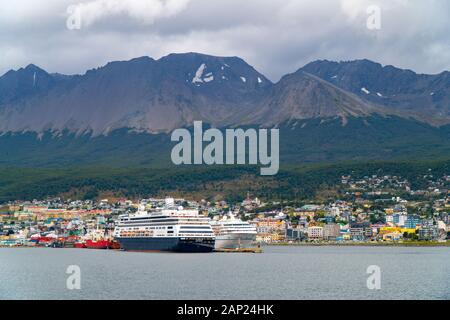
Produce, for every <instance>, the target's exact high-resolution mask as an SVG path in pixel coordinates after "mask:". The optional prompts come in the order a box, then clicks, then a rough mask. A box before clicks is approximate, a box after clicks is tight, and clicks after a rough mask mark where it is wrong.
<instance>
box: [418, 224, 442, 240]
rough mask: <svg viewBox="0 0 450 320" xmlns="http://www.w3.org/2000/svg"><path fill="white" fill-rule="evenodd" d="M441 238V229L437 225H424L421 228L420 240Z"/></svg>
mask: <svg viewBox="0 0 450 320" xmlns="http://www.w3.org/2000/svg"><path fill="white" fill-rule="evenodd" d="M438 238H439V229H438V226H437V225H431V224H429V225H424V226H422V227H421V228H420V229H419V239H420V240H428V241H430V240H431V241H432V240H437V239H438Z"/></svg>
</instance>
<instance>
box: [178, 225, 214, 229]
mask: <svg viewBox="0 0 450 320" xmlns="http://www.w3.org/2000/svg"><path fill="white" fill-rule="evenodd" d="M180 228H181V229H209V228H210V227H209V226H181V227H180Z"/></svg>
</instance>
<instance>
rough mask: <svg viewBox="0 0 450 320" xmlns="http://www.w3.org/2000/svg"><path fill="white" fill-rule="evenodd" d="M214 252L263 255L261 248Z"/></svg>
mask: <svg viewBox="0 0 450 320" xmlns="http://www.w3.org/2000/svg"><path fill="white" fill-rule="evenodd" d="M214 252H222V253H262V252H263V251H262V249H261V248H236V249H215V250H214Z"/></svg>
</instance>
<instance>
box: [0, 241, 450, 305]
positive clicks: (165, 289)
mask: <svg viewBox="0 0 450 320" xmlns="http://www.w3.org/2000/svg"><path fill="white" fill-rule="evenodd" d="M263 249H264V252H263V253H262V254H251V253H250V254H247V253H236V254H235V253H206V254H189V253H186V254H178V253H134V252H123V251H114V250H88V249H50V248H30V249H27V248H11V249H9V248H3V249H0V299H194V300H195V299H238V300H247V299H302V300H303V299H446V300H448V299H450V249H449V248H445V247H443V248H438V247H433V248H428V247H427V248H424V247H414V248H411V247H328V246H327V247H305V246H301V247H295V246H289V247H264V248H263ZM70 266H76V267H77V268H78V267H79V271H80V274H79V284H80V286H81V288H80V289H79V290H78V289H73V290H70V289H69V288H68V286H67V282H68V281H67V279H68V277H70V276H71V274H70V273H69V274H68V273H67V271H68V268H69V267H70ZM369 266H377V267H379V270H380V275H381V277H380V279H379V280H380V285H381V287H380V289H375V290H370V289H369V288H368V286H367V280H368V278H369V277H370V276H371V275H370V274H368V273H367V269H368V267H369ZM70 270H73V269H70V268H69V271H70Z"/></svg>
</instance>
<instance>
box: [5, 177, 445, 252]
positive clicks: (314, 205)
mask: <svg viewBox="0 0 450 320" xmlns="http://www.w3.org/2000/svg"><path fill="white" fill-rule="evenodd" d="M422 178H425V179H426V180H427V181H428V183H427V186H426V188H424V189H416V190H414V189H413V188H411V184H410V182H409V181H408V180H407V179H405V178H402V177H397V176H390V175H384V176H381V175H380V176H377V175H373V176H364V177H353V176H352V175H351V174H348V175H343V176H342V179H341V181H340V184H339V195H340V196H339V198H334V199H332V198H330V199H328V200H320V201H319V200H317V199H311V200H305V201H302V202H301V203H295V202H293V201H268V200H267V201H265V200H262V199H259V198H258V197H257V195H252V194H250V193H249V194H247V196H246V197H244V200H243V201H241V202H239V203H229V202H227V201H225V200H220V201H211V200H209V201H208V200H204V199H203V200H190V199H173V203H174V204H175V205H177V206H180V207H184V208H195V209H196V210H198V212H199V214H200V215H201V216H204V217H209V218H210V219H211V221H217V220H219V219H221V218H222V217H223V216H226V215H230V214H232V215H233V216H236V217H239V218H240V219H241V220H242V221H245V222H246V223H248V224H250V225H251V226H253V227H254V228H255V229H256V242H257V244H258V246H259V245H266V244H279V245H281V244H285V245H289V244H321V245H326V244H332V245H339V244H341V245H345V244H362V245H363V244H373V245H376V244H386V245H389V244H414V245H427V244H428V245H429V244H435V245H447V244H448V242H447V241H448V239H449V238H450V237H449V235H450V218H449V214H450V188H449V185H450V176H448V175H444V176H442V177H433V176H432V175H430V176H429V177H422ZM164 201H166V200H165V199H164V198H156V197H155V198H152V197H148V198H147V199H126V198H114V199H112V198H107V199H98V200H93V199H87V200H86V199H84V200H73V199H63V198H61V197H55V198H49V199H45V200H23V201H11V202H7V203H3V204H1V205H0V246H2V247H58V248H61V247H75V248H92V249H120V245H119V244H118V243H117V242H116V241H115V239H114V229H115V227H116V225H117V220H118V218H119V216H124V215H125V216H126V215H130V214H134V213H136V212H137V211H138V210H140V209H139V208H140V207H144V208H145V209H151V208H157V207H160V206H161V205H163V204H164Z"/></svg>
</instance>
